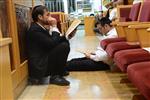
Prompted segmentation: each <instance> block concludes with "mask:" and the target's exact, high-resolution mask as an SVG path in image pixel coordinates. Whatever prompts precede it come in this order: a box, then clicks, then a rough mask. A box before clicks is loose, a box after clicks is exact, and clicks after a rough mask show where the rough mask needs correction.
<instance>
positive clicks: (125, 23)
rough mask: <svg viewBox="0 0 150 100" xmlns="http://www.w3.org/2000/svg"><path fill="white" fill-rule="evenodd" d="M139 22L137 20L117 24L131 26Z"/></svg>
mask: <svg viewBox="0 0 150 100" xmlns="http://www.w3.org/2000/svg"><path fill="white" fill-rule="evenodd" d="M138 23H139V22H136V21H134V22H133V21H132V22H119V23H118V24H117V26H129V25H136V24H138Z"/></svg>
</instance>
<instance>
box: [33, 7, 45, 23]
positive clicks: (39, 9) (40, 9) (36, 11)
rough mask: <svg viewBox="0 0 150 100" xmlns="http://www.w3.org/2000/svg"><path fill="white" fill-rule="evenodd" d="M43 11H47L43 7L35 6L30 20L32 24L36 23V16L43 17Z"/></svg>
mask: <svg viewBox="0 0 150 100" xmlns="http://www.w3.org/2000/svg"><path fill="white" fill-rule="evenodd" d="M44 10H47V11H48V9H47V8H46V7H45V6H42V5H38V6H35V7H34V8H33V10H32V19H33V21H34V22H37V21H38V15H43V14H44Z"/></svg>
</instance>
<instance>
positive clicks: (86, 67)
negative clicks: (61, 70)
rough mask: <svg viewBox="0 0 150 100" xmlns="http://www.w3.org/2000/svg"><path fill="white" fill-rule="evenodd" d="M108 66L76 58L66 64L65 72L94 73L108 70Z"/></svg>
mask: <svg viewBox="0 0 150 100" xmlns="http://www.w3.org/2000/svg"><path fill="white" fill-rule="evenodd" d="M108 69H110V67H109V65H107V64H105V63H104V62H102V61H99V62H95V61H93V60H91V59H89V58H86V57H83V58H76V59H72V60H71V61H68V62H67V67H66V70H68V71H96V70H108Z"/></svg>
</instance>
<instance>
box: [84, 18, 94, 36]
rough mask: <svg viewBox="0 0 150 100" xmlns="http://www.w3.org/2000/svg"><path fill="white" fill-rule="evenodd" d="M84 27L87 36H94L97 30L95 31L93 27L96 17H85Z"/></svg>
mask: <svg viewBox="0 0 150 100" xmlns="http://www.w3.org/2000/svg"><path fill="white" fill-rule="evenodd" d="M84 27H85V34H86V36H94V35H95V32H94V31H93V29H94V27H95V17H85V18H84Z"/></svg>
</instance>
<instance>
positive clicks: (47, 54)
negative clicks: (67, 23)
mask: <svg viewBox="0 0 150 100" xmlns="http://www.w3.org/2000/svg"><path fill="white" fill-rule="evenodd" d="M32 19H33V21H34V22H33V23H32V24H31V26H30V28H29V30H28V32H27V50H28V64H29V68H28V69H29V79H30V81H31V82H32V83H33V84H39V80H40V79H41V78H43V77H45V76H49V75H50V76H51V77H50V84H56V85H63V86H64V85H69V84H70V83H69V81H67V80H66V79H65V78H64V77H63V76H64V75H65V74H66V73H65V69H64V67H65V65H66V62H67V58H68V54H69V51H70V45H69V42H68V40H67V39H66V37H65V36H64V35H63V34H61V33H59V32H57V31H55V30H54V31H51V33H49V30H47V28H46V26H47V25H51V26H52V27H55V26H56V22H55V21H54V19H53V18H50V17H49V12H48V9H47V8H46V7H45V6H42V5H39V6H36V7H34V8H33V11H32ZM49 27H50V26H49Z"/></svg>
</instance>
